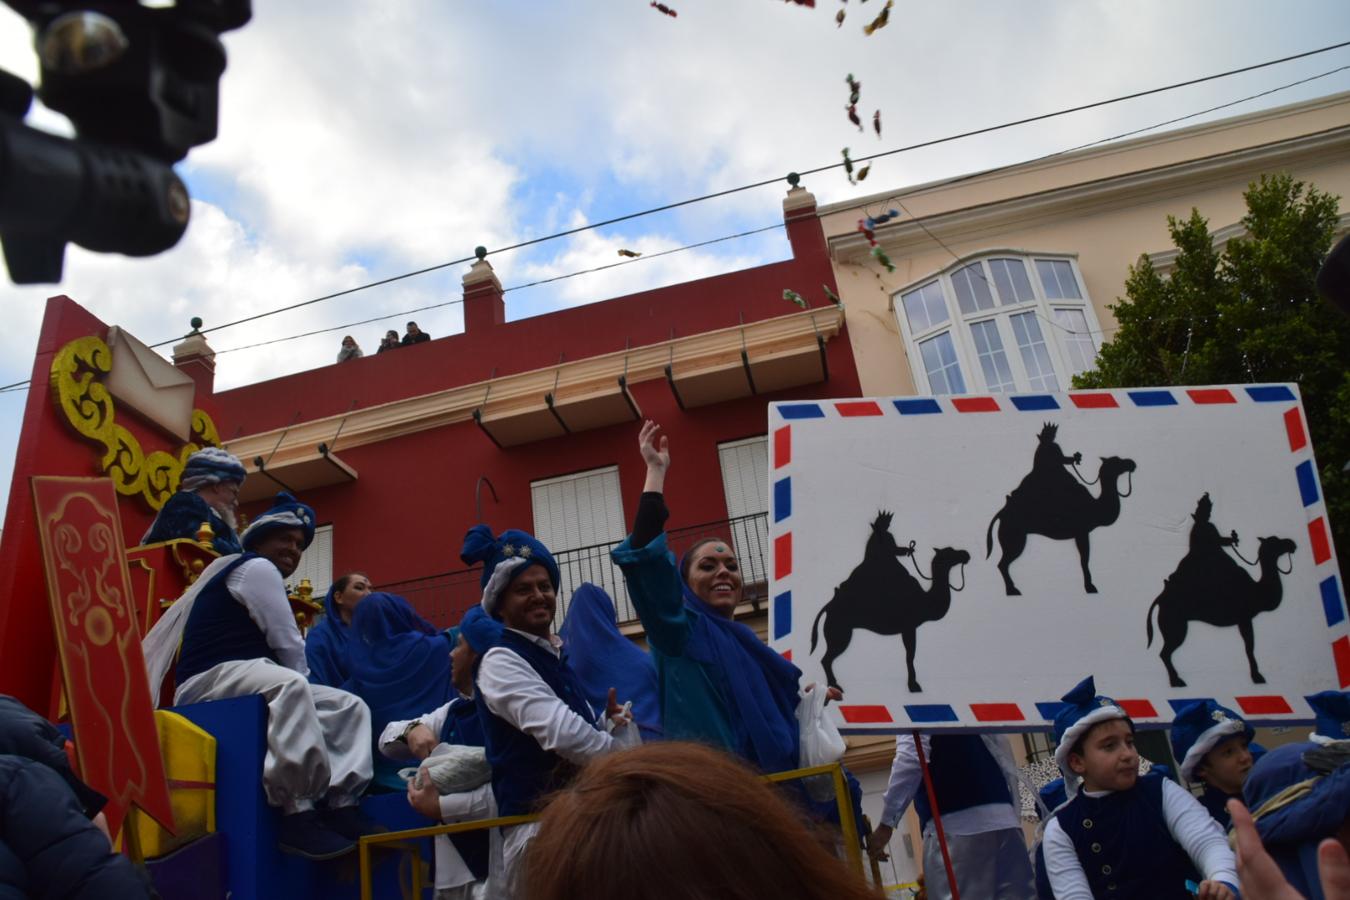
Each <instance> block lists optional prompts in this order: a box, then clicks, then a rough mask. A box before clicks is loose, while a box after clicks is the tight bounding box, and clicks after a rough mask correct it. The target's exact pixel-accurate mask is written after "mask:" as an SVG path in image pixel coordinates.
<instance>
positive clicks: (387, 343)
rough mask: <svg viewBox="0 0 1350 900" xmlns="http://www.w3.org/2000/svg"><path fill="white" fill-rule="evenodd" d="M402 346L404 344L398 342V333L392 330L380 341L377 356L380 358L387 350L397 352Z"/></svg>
mask: <svg viewBox="0 0 1350 900" xmlns="http://www.w3.org/2000/svg"><path fill="white" fill-rule="evenodd" d="M401 346H402V344H400V343H399V341H398V332H397V331H395V330H393V329H392V328H391V329H389V330H388V331H386V332H385V333H384V337H383V338H381V339H380V347H379V349H378V350H376V351H375V355H376V356H379V355H380V354H381V353H383V352H384V351H386V350H397V349H398V348H399V347H401Z"/></svg>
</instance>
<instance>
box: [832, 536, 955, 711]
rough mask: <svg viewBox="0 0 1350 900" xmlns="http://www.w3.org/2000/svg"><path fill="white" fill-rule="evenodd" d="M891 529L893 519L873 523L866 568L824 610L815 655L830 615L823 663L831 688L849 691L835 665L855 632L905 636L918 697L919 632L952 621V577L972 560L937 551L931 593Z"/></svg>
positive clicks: (860, 567) (856, 572) (907, 659)
mask: <svg viewBox="0 0 1350 900" xmlns="http://www.w3.org/2000/svg"><path fill="white" fill-rule="evenodd" d="M883 519H884V520H883ZM889 526H890V514H889V513H883V514H881V515H880V516H878V517H877V521H875V522H873V523H872V534H871V536H870V537H869V538H868V539H867V548H866V550H865V551H864V554H863V561H862V563H860V564H859V565H858V567H857V568H855V569H854V570H853V572H852V573H851V574H850V575H849V577H848V578H847V579H846V580H845V581H844V583H843V584H841V585H839V587H837V588H835V590H834V597H833V598H832V599H831V600H830V601H829V602H828V603H826V604H825V605H824V606H823V607H821V610H820V612H818V613H816V618H815V621H814V622H812V623H811V652H812V653H814V652H816V638H817V627H818V626H819V625H820V619H821V617H822V616H824V615H825V614H826V613H827V612H828V613H829V614H830V615H829V616H828V617H827V618H826V619H825V628H824V632H825V656H824V657H823V658H822V659H821V661H820V662H821V665H822V666H823V667H824V668H825V678H826V680H827V682H828V683H829V684H830V685H831V686H833V687H838V688H840V689H842V687H843V686H842V685H841V684H840V683H839V680H838V679H837V678H836V677H835V675H834V661H835V660H836V659H838V658H839V656H840V655H841V654H842V653H843V652H844V651H845V650H847V649H848V645H849V642H850V641H852V640H853V631H854V629H857V628H864V629H866V630H868V631H873V632H876V633H877V634H899V635H900V636H901V638H902V639H903V640H904V642H905V662H906V665H907V667H908V669H909V689H910V690H911V691H912V692H914V693H918V692H920V691H922V690H923V688H921V687H919V681H918V679H917V678H916V677H915V674H914V650H915V641H916V638H917V636H918V635H917V632H918V628H919V626H920V625H922V624H923V623H924V622H936V621H937V620H938V619H941V618H942V617H943V616H945V615H947V610H948V609H950V608H951V603H952V587H951V584H950V580H949V576H950V575H951V571H952V569H954V568H956V567H957V566H964V565H965V564H966V563H968V562H970V554H969V553H967V552H966V551H964V550H956V549H954V548H952V547H943V548H941V549H938V550H934V551H933V565H932V568H933V579H932V584H931V585H930V586H929V587H928V590H926V591H925V590H924V589H923V588H921V587H920V586H919V582H918V580H917V579H916V578H915V577H914V576H913V575H910V574H909V571H908V570H907V569H905V567H904V565H903V564H902V563H900V561H899V560H898V559H896V557H897V556H901V555H904V554H906V553H909V554H911V555H912V553H913V548H912V547H900V546H898V545H896V543H895V539H894V538H893V537H891V534H890V531H889V530H888V529H889ZM883 535H884V536H883ZM888 549H889V550H890V562H891V563H892V564H893V565H894V567H895V569H890V568H889V567H888V566H884V565H883V563H885V562H886V557H885V556H884V555H883V554H884V552H885V551H887V550H888ZM895 570H899V572H898V573H897V572H896V571H895Z"/></svg>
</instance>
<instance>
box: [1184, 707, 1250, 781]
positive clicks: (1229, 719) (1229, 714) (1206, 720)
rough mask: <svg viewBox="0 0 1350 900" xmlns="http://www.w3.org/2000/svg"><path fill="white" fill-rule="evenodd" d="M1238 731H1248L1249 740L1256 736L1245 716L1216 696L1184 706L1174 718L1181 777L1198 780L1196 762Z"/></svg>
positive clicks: (1197, 763) (1199, 761)
mask: <svg viewBox="0 0 1350 900" xmlns="http://www.w3.org/2000/svg"><path fill="white" fill-rule="evenodd" d="M1235 734H1245V735H1246V736H1247V740H1248V741H1251V739H1252V738H1253V737H1255V736H1256V732H1255V731H1253V730H1252V726H1250V725H1248V724H1247V723H1246V722H1244V721H1243V719H1242V717H1241V716H1239V715H1238V714H1237V713H1235V712H1233V711H1232V710H1231V709H1229V708H1228V707H1226V706H1220V705H1219V704H1217V703H1215V702H1214V701H1213V700H1196V701H1195V702H1194V703H1188V704H1186V705H1185V706H1183V707H1182V708H1181V709H1180V710H1179V711H1178V712H1177V717H1176V719H1175V720H1174V721H1173V722H1172V755H1173V756H1175V757H1176V758H1177V765H1178V767H1179V770H1180V772H1181V780H1182V781H1183V782H1185V783H1187V784H1189V783H1191V782H1192V781H1194V780H1195V779H1194V777H1193V776H1194V775H1195V769H1196V766H1198V765H1200V763H1201V761H1202V760H1204V758H1205V754H1206V753H1208V752H1209V751H1211V750H1213V749H1214V748H1215V747H1217V746H1218V745H1219V744H1220V743H1222V742H1223V741H1225V740H1227V739H1228V738H1230V737H1232V736H1233V735H1235Z"/></svg>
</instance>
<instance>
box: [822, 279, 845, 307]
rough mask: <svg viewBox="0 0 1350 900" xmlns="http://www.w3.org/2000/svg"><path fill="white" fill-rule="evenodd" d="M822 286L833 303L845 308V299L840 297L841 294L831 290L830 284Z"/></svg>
mask: <svg viewBox="0 0 1350 900" xmlns="http://www.w3.org/2000/svg"><path fill="white" fill-rule="evenodd" d="M821 287H823V288H824V289H825V296H826V297H828V298H829V300H830V302H831V303H833V304H834V305H835V306H837V307H839V308H840V309H843V308H844V301H843V300H840V299H839V295H838V294H836V293H835V292H834V291H832V290H830V286H829V285H828V284H822V285H821Z"/></svg>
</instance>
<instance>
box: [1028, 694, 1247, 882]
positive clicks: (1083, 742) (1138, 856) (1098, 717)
mask: <svg viewBox="0 0 1350 900" xmlns="http://www.w3.org/2000/svg"><path fill="white" fill-rule="evenodd" d="M1062 699H1063V702H1064V706H1063V707H1062V708H1061V710H1060V712H1059V713H1058V714H1057V715H1056V716H1055V737H1056V739H1057V740H1058V746H1057V747H1056V748H1055V762H1056V763H1058V764H1059V768H1060V771H1061V772H1063V773H1064V786H1065V791H1066V795H1067V796H1068V797H1069V801H1068V802H1067V803H1066V804H1064V805H1063V806H1062V807H1060V808H1059V809H1058V810H1056V811H1055V813H1054V815H1053V817H1052V818H1051V820H1050V822H1049V823H1048V824H1047V825H1046V828H1045V839H1044V841H1043V844H1042V846H1043V847H1044V851H1045V867H1046V874H1047V875H1048V878H1049V881H1050V887H1051V889H1052V890H1053V891H1054V894H1055V897H1056V898H1058V900H1087V898H1097V900H1102V898H1108V897H1121V898H1135V897H1147V898H1150V900H1171V898H1175V900H1189V898H1190V897H1191V896H1192V893H1191V891H1190V889H1189V888H1188V886H1187V882H1188V881H1190V882H1194V881H1199V885H1198V886H1197V888H1196V894H1195V896H1198V897H1199V898H1201V900H1234V898H1236V897H1237V896H1238V890H1237V881H1238V878H1237V861H1236V860H1235V859H1234V857H1233V851H1232V850H1231V849H1229V847H1228V841H1227V840H1226V839H1225V838H1224V834H1223V832H1222V831H1220V830H1219V826H1218V823H1216V822H1215V821H1214V819H1213V818H1212V817H1211V816H1210V815H1209V813H1207V812H1206V811H1205V808H1204V807H1203V806H1201V805H1200V804H1199V802H1198V801H1197V800H1196V799H1195V798H1194V797H1192V796H1191V795H1190V794H1189V793H1187V792H1186V791H1185V790H1183V789H1182V788H1181V787H1180V786H1179V785H1177V784H1175V783H1173V782H1172V781H1170V780H1168V779H1166V778H1163V777H1162V776H1160V775H1155V774H1152V773H1150V774H1148V775H1145V776H1142V777H1141V776H1140V775H1139V751H1138V750H1136V749H1135V746H1134V722H1132V721H1131V720H1130V717H1129V716H1128V715H1127V714H1126V713H1125V711H1124V710H1123V709H1121V708H1120V707H1119V706H1118V705H1117V704H1116V702H1115V701H1114V700H1112V699H1111V698H1109V697H1102V696H1098V695H1097V692H1096V686H1095V685H1094V684H1093V681H1092V678H1091V677H1088V678H1085V679H1083V681H1082V682H1080V683H1079V684H1078V685H1077V686H1076V687H1075V688H1074V689H1073V690H1071V691H1070V692H1069V693H1067V694H1065V695H1064V697H1063V698H1062ZM1201 873H1203V878H1202V876H1201Z"/></svg>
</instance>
